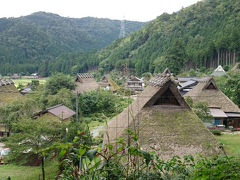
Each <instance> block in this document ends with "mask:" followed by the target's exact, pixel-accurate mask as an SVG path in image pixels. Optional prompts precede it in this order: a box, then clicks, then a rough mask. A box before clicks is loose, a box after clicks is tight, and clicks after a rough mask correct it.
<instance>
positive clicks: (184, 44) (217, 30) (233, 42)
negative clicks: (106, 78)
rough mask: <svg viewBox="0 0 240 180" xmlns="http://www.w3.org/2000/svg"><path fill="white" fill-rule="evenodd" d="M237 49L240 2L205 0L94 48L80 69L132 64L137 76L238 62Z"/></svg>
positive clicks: (104, 68)
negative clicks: (166, 70) (146, 73)
mask: <svg viewBox="0 0 240 180" xmlns="http://www.w3.org/2000/svg"><path fill="white" fill-rule="evenodd" d="M239 51H240V1H239V0H202V1H200V2H198V3H196V4H194V5H192V6H190V7H187V8H184V9H182V10H180V11H178V12H175V13H173V14H167V13H164V14H162V15H161V16H159V17H158V18H157V19H155V20H154V21H152V22H150V23H149V24H147V25H146V26H144V27H143V28H142V29H141V30H139V31H137V32H135V33H133V34H131V35H130V36H128V37H126V38H124V39H119V40H116V41H115V42H114V43H113V44H112V45H110V46H108V47H107V48H105V49H102V50H100V51H98V52H96V54H95V55H94V56H95V58H94V59H93V60H94V61H91V59H89V61H85V63H83V61H82V62H81V63H80V64H79V65H78V66H79V67H78V68H77V69H78V70H79V71H86V70H88V69H87V67H91V66H92V65H93V64H95V65H99V66H98V67H99V68H98V70H99V71H101V72H105V71H111V70H112V69H114V68H116V69H119V70H123V69H124V68H126V65H128V66H129V68H135V69H136V72H137V74H139V75H140V74H142V73H144V72H161V71H163V69H164V68H165V67H169V68H170V70H171V71H172V72H174V73H179V72H180V71H181V70H182V69H183V68H201V67H205V68H209V67H216V66H217V65H218V64H221V65H228V64H231V63H234V62H236V61H238V60H239V54H240V52H239ZM83 64H84V66H83Z"/></svg>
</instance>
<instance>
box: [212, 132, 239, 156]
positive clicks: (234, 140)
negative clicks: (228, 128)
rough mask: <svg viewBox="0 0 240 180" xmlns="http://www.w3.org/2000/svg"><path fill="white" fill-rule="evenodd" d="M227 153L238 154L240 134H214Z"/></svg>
mask: <svg viewBox="0 0 240 180" xmlns="http://www.w3.org/2000/svg"><path fill="white" fill-rule="evenodd" d="M215 137H216V138H217V139H218V140H219V142H221V143H223V146H224V148H225V150H226V152H227V154H229V155H233V156H240V134H222V135H221V136H215Z"/></svg>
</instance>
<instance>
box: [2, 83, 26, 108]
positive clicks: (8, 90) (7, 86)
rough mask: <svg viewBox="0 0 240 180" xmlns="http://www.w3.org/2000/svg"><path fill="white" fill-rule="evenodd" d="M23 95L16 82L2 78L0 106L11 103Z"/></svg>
mask: <svg viewBox="0 0 240 180" xmlns="http://www.w3.org/2000/svg"><path fill="white" fill-rule="evenodd" d="M21 97H22V95H21V94H20V93H19V92H18V90H17V88H16V87H15V85H14V82H13V81H12V80H10V79H0V106H2V105H5V104H8V103H11V102H13V101H15V100H17V99H18V98H21Z"/></svg>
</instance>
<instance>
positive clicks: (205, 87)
mask: <svg viewBox="0 0 240 180" xmlns="http://www.w3.org/2000/svg"><path fill="white" fill-rule="evenodd" d="M187 96H190V97H191V98H192V99H193V100H194V101H197V102H199V101H206V102H207V103H208V106H209V107H212V108H219V109H222V110H223V111H224V112H236V113H238V112H240V109H239V108H238V106H237V105H236V104H234V103H233V102H232V101H231V100H230V99H229V98H228V97H227V96H226V95H225V94H224V93H223V92H222V91H221V90H220V89H218V87H217V85H216V82H215V80H214V79H213V78H212V77H209V78H207V79H205V80H203V81H199V83H198V85H197V86H195V87H194V88H193V89H192V90H191V91H190V92H188V93H186V94H185V95H184V97H187Z"/></svg>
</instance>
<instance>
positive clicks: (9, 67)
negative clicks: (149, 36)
mask: <svg viewBox="0 0 240 180" xmlns="http://www.w3.org/2000/svg"><path fill="white" fill-rule="evenodd" d="M120 23H121V21H119V20H110V19H100V18H92V17H86V18H79V19H77V18H66V17H61V16H59V15H56V14H51V13H45V12H37V13H33V14H31V15H29V16H23V17H19V18H0V74H7V73H20V72H29V73H32V72H36V71H38V68H39V65H40V64H42V63H44V62H45V61H51V60H53V59H55V58H56V57H57V56H59V55H61V54H63V53H74V52H78V53H79V52H81V53H82V52H89V51H92V50H95V49H100V48H104V47H105V46H107V45H109V44H110V43H111V42H113V41H114V40H116V39H117V38H118V36H119V33H120ZM125 24H126V25H125V26H126V34H129V33H131V32H133V31H136V30H138V29H140V28H141V27H142V26H143V24H144V23H142V22H134V21H125Z"/></svg>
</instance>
